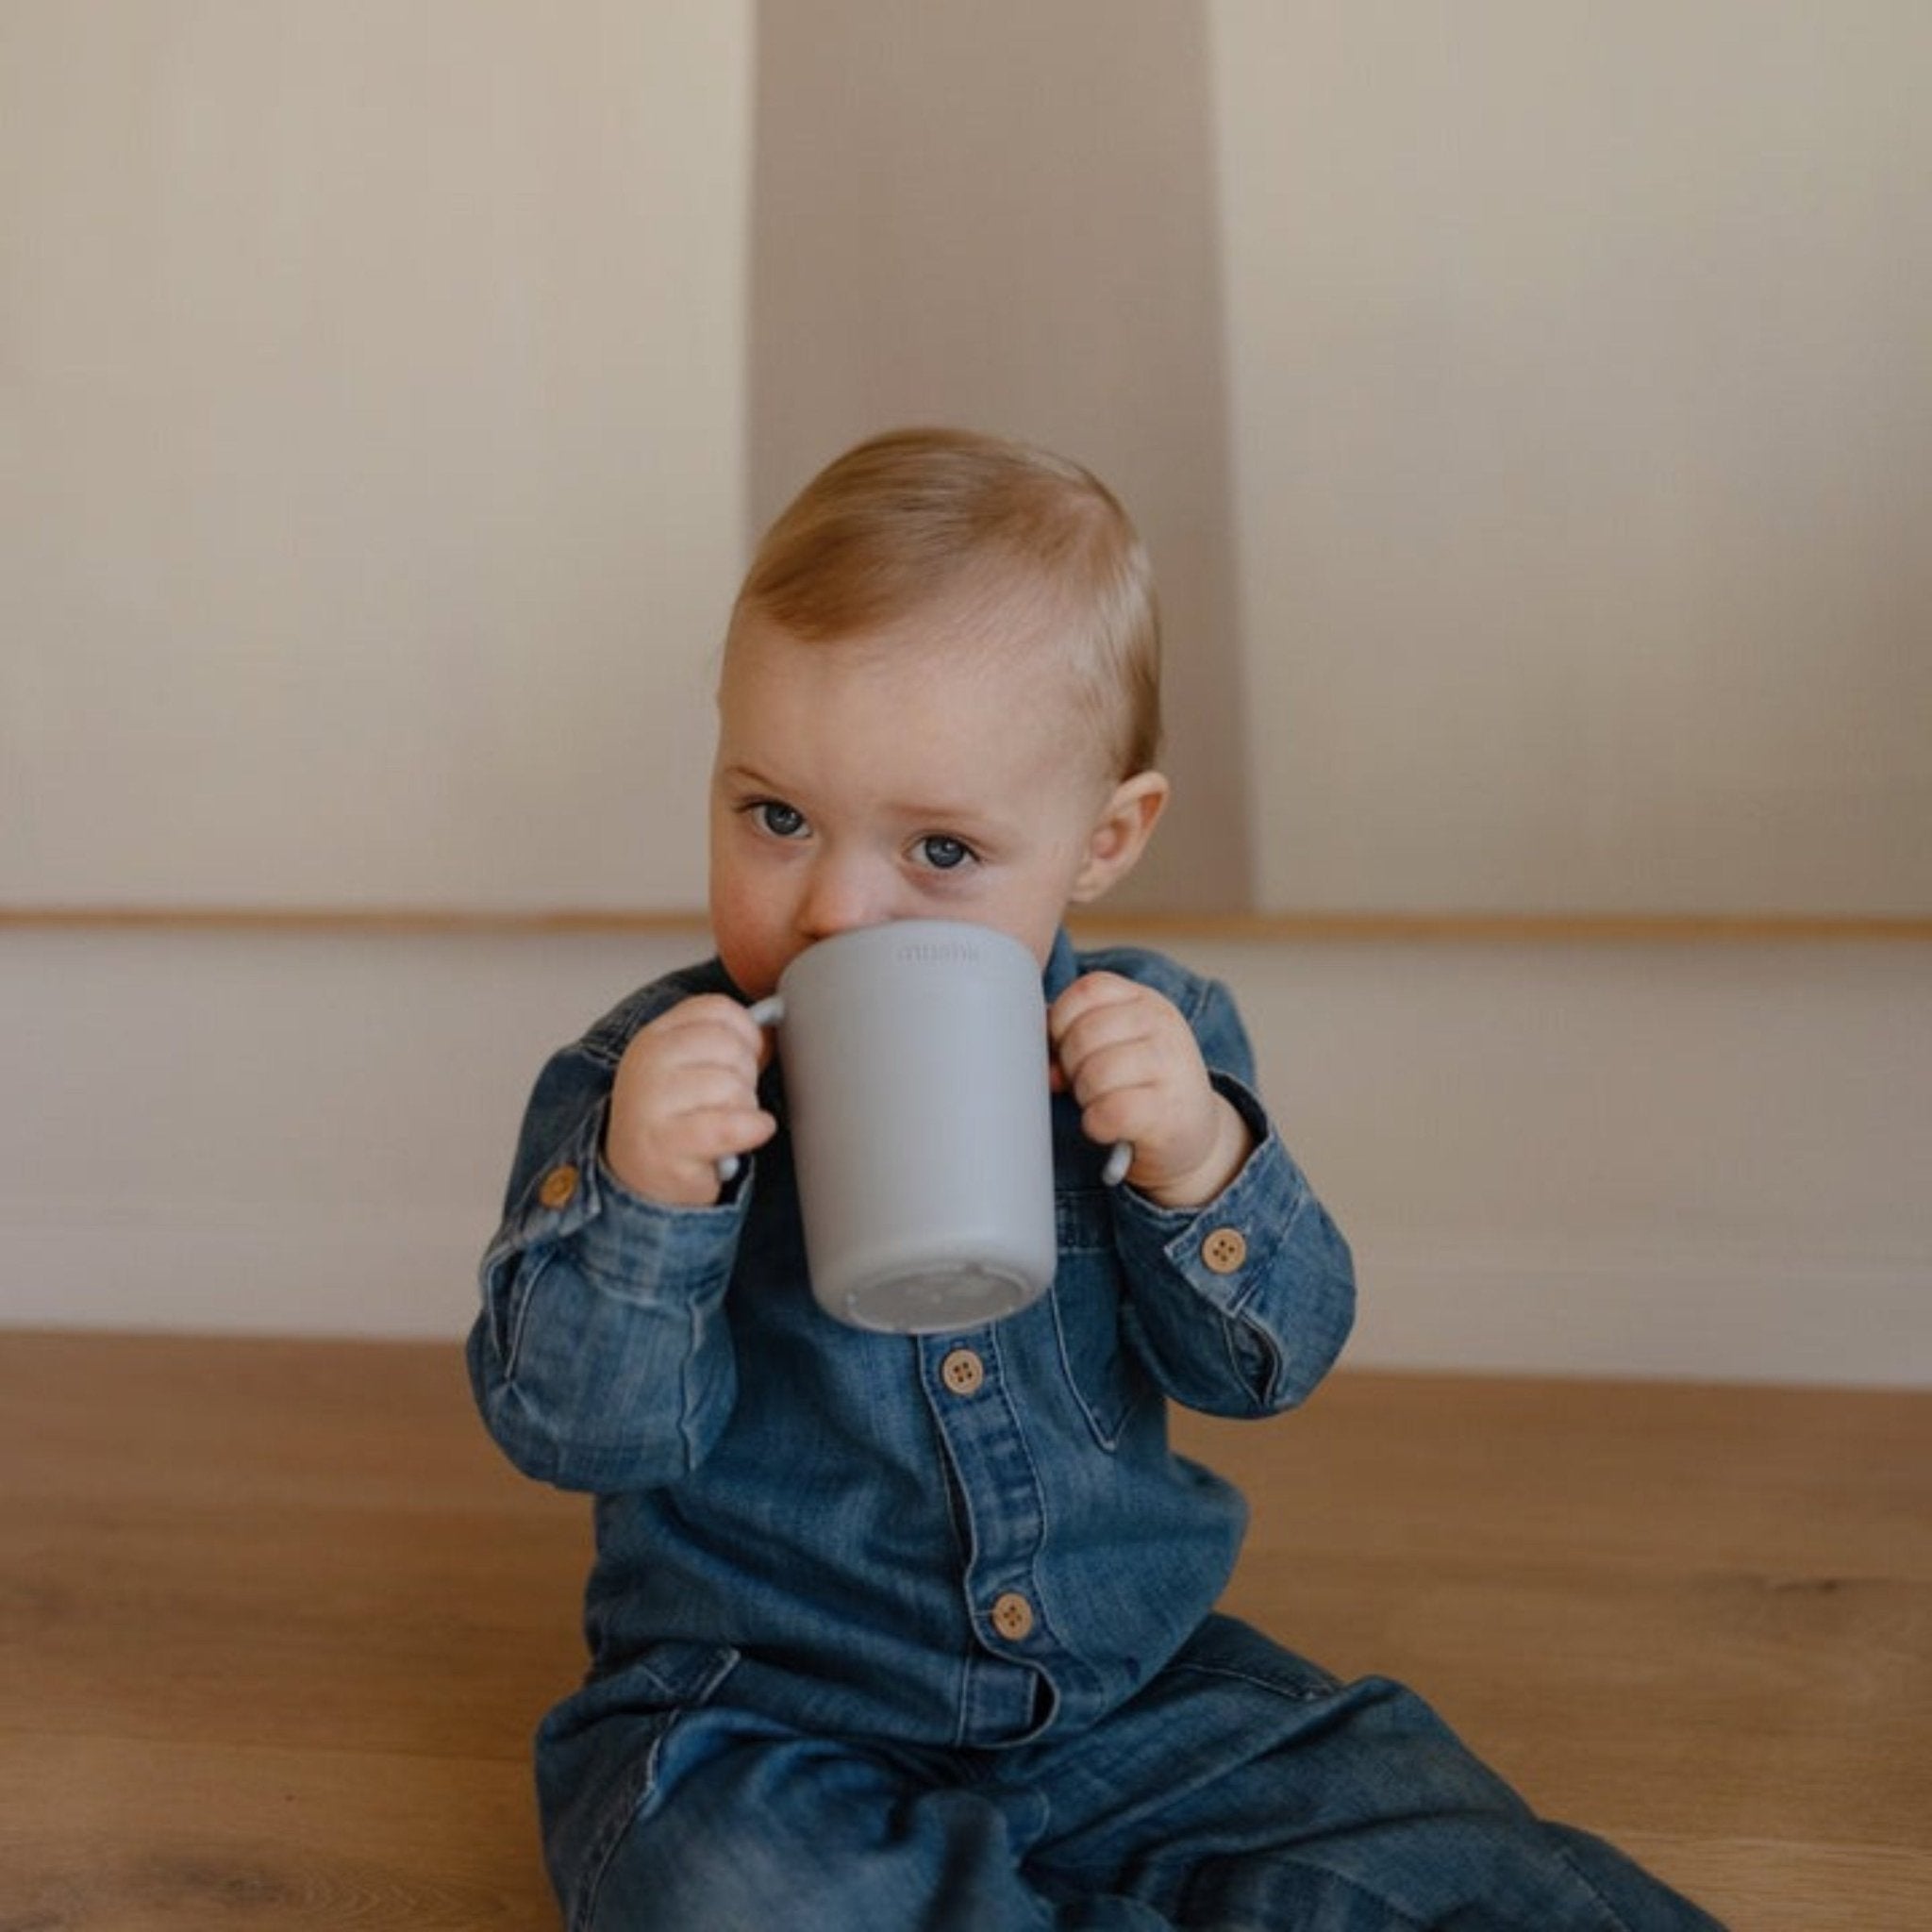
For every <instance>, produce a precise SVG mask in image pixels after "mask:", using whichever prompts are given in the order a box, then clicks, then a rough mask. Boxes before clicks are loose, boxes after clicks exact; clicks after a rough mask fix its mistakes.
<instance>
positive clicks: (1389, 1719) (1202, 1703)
mask: <svg viewBox="0 0 1932 1932" xmlns="http://www.w3.org/2000/svg"><path fill="white" fill-rule="evenodd" d="M1045 1757H1047V1754H1045V1753H1042V1758H1045ZM1053 1760H1054V1761H1052V1764H1051V1768H1048V1766H1047V1764H1045V1763H1042V1764H1041V1765H1040V1766H1039V1767H1038V1768H1037V1770H1036V1775H1038V1776H1040V1777H1041V1780H1042V1783H1043V1788H1044V1790H1045V1794H1046V1796H1047V1798H1048V1800H1049V1803H1050V1806H1051V1808H1052V1813H1053V1816H1054V1817H1055V1819H1056V1820H1057V1821H1060V1822H1061V1824H1063V1825H1064V1826H1065V1827H1066V1828H1065V1830H1064V1834H1063V1835H1062V1834H1059V1833H1057V1834H1056V1836H1055V1838H1054V1839H1053V1840H1052V1841H1051V1842H1047V1843H1042V1844H1041V1845H1040V1846H1039V1847H1037V1849H1036V1853H1035V1857H1036V1859H1037V1861H1038V1862H1037V1864H1036V1868H1035V1869H1036V1874H1037V1876H1038V1877H1039V1878H1040V1880H1041V1882H1042V1883H1043V1884H1044V1885H1046V1886H1049V1887H1051V1889H1052V1890H1053V1892H1054V1893H1055V1894H1057V1895H1066V1894H1067V1893H1069V1892H1074V1891H1078V1890H1090V1891H1114V1890H1131V1891H1132V1892H1133V1893H1134V1895H1135V1896H1137V1897H1139V1898H1141V1899H1144V1900H1145V1901H1146V1902H1147V1903H1148V1904H1149V1905H1151V1906H1152V1907H1155V1909H1156V1910H1157V1911H1158V1912H1160V1913H1161V1914H1162V1915H1163V1916H1164V1917H1165V1918H1166V1919H1167V1921H1168V1922H1169V1923H1171V1924H1174V1925H1175V1926H1178V1927H1186V1928H1199V1932H1208V1928H1212V1932H1263V1928H1273V1927H1277V1926H1294V1927H1297V1928H1304V1927H1306V1928H1308V1932H1391V1928H1393V1927H1404V1928H1421V1927H1439V1928H1457V1932H1718V1928H1717V1924H1716V1921H1714V1920H1713V1919H1711V1918H1709V1917H1707V1915H1706V1914H1705V1913H1703V1912H1701V1911H1699V1910H1698V1909H1697V1908H1696V1907H1694V1906H1692V1905H1691V1904H1690V1903H1689V1902H1688V1901H1686V1900H1684V1899H1682V1898H1680V1897H1679V1896H1678V1895H1677V1894H1676V1893H1675V1892H1674V1891H1672V1890H1670V1889H1669V1888H1668V1887H1667V1886H1665V1885H1663V1884H1662V1883H1661V1882H1659V1881H1658V1880H1657V1879H1655V1878H1653V1877H1651V1876H1650V1874H1647V1873H1645V1872H1643V1871H1642V1870H1641V1869H1640V1868H1639V1867H1638V1866H1636V1865H1634V1864H1632V1863H1631V1862H1630V1861H1629V1860H1628V1859H1627V1858H1625V1857H1624V1856H1623V1855H1622V1854H1621V1853H1619V1852H1617V1851H1615V1850H1614V1849H1612V1848H1611V1847H1610V1846H1609V1845H1607V1844H1605V1843H1603V1842H1602V1841H1601V1840H1597V1839H1593V1838H1591V1837H1588V1836H1587V1835H1585V1834H1583V1833H1580V1832H1574V1831H1571V1830H1569V1829H1567V1828H1565V1827H1564V1826H1561V1825H1557V1824H1550V1823H1548V1822H1547V1821H1545V1820H1542V1819H1540V1818H1538V1817H1537V1816H1536V1815H1535V1814H1534V1813H1533V1812H1532V1811H1531V1810H1530V1809H1529V1807H1527V1806H1526V1805H1524V1802H1523V1801H1522V1799H1521V1798H1519V1797H1518V1796H1517V1795H1516V1793H1515V1792H1514V1791H1512V1790H1510V1789H1509V1788H1508V1787H1507V1785H1506V1784H1504V1783H1503V1781H1502V1780H1501V1779H1500V1778H1498V1777H1497V1776H1496V1775H1495V1774H1493V1773H1491V1772H1490V1771H1489V1770H1487V1769H1486V1768H1485V1767H1484V1766H1483V1765H1482V1764H1481V1763H1479V1762H1478V1761H1477V1760H1476V1759H1475V1758H1474V1757H1473V1756H1472V1755H1471V1754H1470V1753H1469V1751H1468V1750H1467V1749H1466V1748H1465V1747H1464V1746H1463V1745H1462V1744H1461V1743H1460V1742H1459V1741H1458V1740H1457V1738H1456V1737H1455V1736H1454V1734H1453V1733H1452V1732H1451V1731H1450V1730H1449V1729H1448V1727H1447V1726H1446V1725H1445V1724H1443V1723H1442V1722H1441V1719H1440V1718H1438V1717H1437V1716H1436V1715H1435V1713H1434V1712H1433V1711H1431V1710H1430V1709H1429V1708H1428V1707H1427V1706H1426V1705H1424V1703H1423V1702H1422V1700H1421V1699H1420V1698H1418V1697H1417V1696H1416V1695H1415V1694H1414V1693H1413V1692H1412V1691H1406V1690H1404V1689H1403V1688H1402V1686H1400V1685H1399V1684H1391V1683H1389V1682H1387V1681H1385V1680H1381V1679H1374V1678H1372V1679H1368V1680H1366V1681H1364V1682H1362V1683H1359V1684H1354V1685H1348V1686H1343V1685H1340V1684H1337V1683H1336V1682H1335V1681H1334V1680H1333V1679H1331V1678H1328V1677H1326V1676H1325V1675H1324V1674H1322V1673H1321V1672H1319V1671H1318V1670H1316V1669H1315V1668H1314V1667H1312V1666H1310V1665H1308V1664H1306V1663H1304V1662H1303V1661H1302V1660H1301V1659H1299V1658H1297V1657H1291V1656H1290V1655H1289V1654H1288V1653H1287V1652H1285V1651H1282V1650H1281V1649H1279V1648H1278V1647H1277V1646H1275V1645H1274V1644H1273V1643H1271V1642H1269V1641H1267V1640H1266V1639H1264V1638H1262V1637H1260V1636H1259V1635H1257V1633H1256V1632H1254V1631H1252V1630H1249V1629H1247V1628H1245V1626H1243V1625H1241V1624H1232V1623H1228V1622H1224V1621H1222V1620H1218V1619H1217V1620H1213V1621H1210V1623H1209V1624H1208V1626H1207V1627H1206V1628H1205V1629H1204V1630H1203V1631H1202V1632H1201V1633H1199V1635H1198V1636H1197V1637H1196V1638H1195V1640H1194V1641H1193V1642H1192V1643H1191V1644H1190V1645H1189V1647H1188V1648H1187V1650H1185V1651H1184V1652H1183V1653H1182V1655H1181V1657H1180V1658H1179V1659H1177V1661H1176V1662H1175V1663H1174V1665H1173V1666H1171V1667H1170V1668H1169V1669H1168V1670H1167V1671H1166V1672H1164V1673H1163V1674H1162V1675H1161V1676H1160V1677H1159V1678H1158V1679H1157V1680H1156V1681H1155V1683H1154V1684H1153V1685H1151V1686H1150V1687H1149V1689H1148V1691H1146V1692H1144V1693H1143V1694H1142V1695H1141V1697H1139V1698H1137V1699H1136V1700H1135V1701H1134V1702H1133V1703H1132V1704H1131V1705H1129V1706H1127V1707H1125V1708H1124V1709H1123V1710H1122V1711H1120V1712H1118V1713H1116V1714H1115V1716H1114V1717H1113V1718H1111V1719H1109V1720H1108V1721H1107V1722H1106V1723H1104V1724H1101V1725H1099V1726H1098V1727H1097V1728H1096V1729H1095V1730H1094V1731H1093V1732H1092V1733H1091V1736H1090V1738H1089V1739H1088V1740H1086V1741H1084V1742H1082V1743H1080V1744H1078V1745H1075V1746H1073V1747H1070V1748H1069V1749H1067V1750H1065V1751H1063V1752H1060V1753H1058V1754H1053ZM1075 1820H1078V1821H1080V1822H1078V1823H1074V1821H1075Z"/></svg>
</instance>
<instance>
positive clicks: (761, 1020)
mask: <svg viewBox="0 0 1932 1932" xmlns="http://www.w3.org/2000/svg"><path fill="white" fill-rule="evenodd" d="M744 1010H745V1012H746V1013H747V1014H748V1015H749V1016H750V1018H751V1023H752V1024H753V1025H754V1026H775V1025H777V1024H778V1023H779V1022H780V1021H781V1020H783V1019H784V1017H785V996H784V994H782V993H775V992H774V993H772V994H770V995H768V996H767V997H766V998H764V999H761V1000H759V1001H758V1002H757V1003H756V1004H755V1005H753V1006H749V1007H747V1008H745V1009H744ZM743 1164H744V1163H743V1162H742V1161H741V1159H740V1158H739V1157H738V1156H737V1155H736V1154H726V1155H724V1156H723V1157H722V1158H720V1160H719V1162H718V1185H719V1186H720V1187H721V1188H723V1187H729V1186H730V1184H731V1183H732V1182H733V1181H735V1180H736V1179H737V1178H738V1171H739V1169H740V1168H741V1166H743ZM1133 1164H1134V1143H1133V1142H1132V1141H1115V1142H1114V1143H1113V1145H1112V1146H1111V1147H1109V1148H1108V1153H1107V1165H1106V1166H1105V1167H1103V1168H1102V1169H1101V1170H1100V1179H1101V1183H1102V1185H1103V1186H1105V1187H1109V1188H1117V1187H1119V1186H1120V1184H1121V1183H1122V1182H1123V1181H1124V1180H1125V1179H1126V1177H1127V1170H1128V1168H1130V1167H1132V1166H1133Z"/></svg>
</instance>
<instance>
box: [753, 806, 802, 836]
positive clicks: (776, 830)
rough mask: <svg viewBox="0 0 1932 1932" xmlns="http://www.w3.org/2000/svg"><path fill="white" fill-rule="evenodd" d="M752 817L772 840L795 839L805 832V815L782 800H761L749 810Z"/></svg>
mask: <svg viewBox="0 0 1932 1932" xmlns="http://www.w3.org/2000/svg"><path fill="white" fill-rule="evenodd" d="M750 809H751V812H752V815H753V816H754V817H755V818H756V819H757V820H758V824H760V825H762V826H763V827H764V829H765V830H766V831H768V832H769V833H771V835H772V836H773V838H774V839H795V838H797V837H798V835H799V834H800V833H801V832H802V831H804V830H805V814H804V813H803V812H802V811H800V810H799V809H798V808H797V807H796V806H795V805H787V804H786V803H785V802H784V800H783V799H779V798H761V799H759V800H758V803H757V804H756V805H754V806H752V807H751V808H750Z"/></svg>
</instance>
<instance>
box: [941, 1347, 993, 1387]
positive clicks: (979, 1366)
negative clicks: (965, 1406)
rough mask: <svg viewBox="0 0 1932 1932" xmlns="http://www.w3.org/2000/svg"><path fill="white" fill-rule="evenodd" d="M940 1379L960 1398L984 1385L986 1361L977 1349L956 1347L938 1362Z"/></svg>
mask: <svg viewBox="0 0 1932 1932" xmlns="http://www.w3.org/2000/svg"><path fill="white" fill-rule="evenodd" d="M940 1380H941V1382H943V1383H944V1384H945V1385H946V1387H947V1389H948V1390H950V1391H952V1393H953V1394H955V1395H958V1396H959V1397H961V1398H962V1399H963V1398H965V1397H967V1396H971V1395H977V1394H978V1393H979V1391H981V1390H982V1389H983V1388H985V1386H986V1361H985V1358H984V1357H982V1356H981V1355H980V1354H979V1352H978V1350H977V1349H972V1348H956V1349H954V1350H953V1351H952V1352H951V1353H950V1354H949V1355H948V1356H947V1357H946V1358H945V1359H944V1360H943V1361H942V1362H941V1364H940Z"/></svg>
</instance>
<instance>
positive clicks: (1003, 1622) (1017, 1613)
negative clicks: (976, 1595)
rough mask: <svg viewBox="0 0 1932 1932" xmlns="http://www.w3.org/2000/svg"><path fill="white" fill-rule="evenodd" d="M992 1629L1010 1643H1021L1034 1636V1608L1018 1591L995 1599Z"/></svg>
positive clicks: (1011, 1591)
mask: <svg viewBox="0 0 1932 1932" xmlns="http://www.w3.org/2000/svg"><path fill="white" fill-rule="evenodd" d="M992 1627H993V1628H994V1629H995V1630H997V1631H998V1632H999V1633H1000V1635H1001V1636H1002V1637H1004V1638H1005V1639H1006V1640H1007V1641H1008V1643H1019V1642H1021V1641H1023V1640H1024V1639H1025V1638H1028V1637H1031V1636H1032V1635H1033V1606H1032V1605H1031V1604H1029V1603H1028V1602H1027V1601H1026V1599H1025V1598H1024V1596H1022V1595H1021V1594H1020V1592H1019V1591H1017V1590H1009V1591H1007V1592H1006V1593H1005V1594H1004V1595H1003V1596H998V1597H995V1598H994V1599H993V1606H992Z"/></svg>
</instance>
